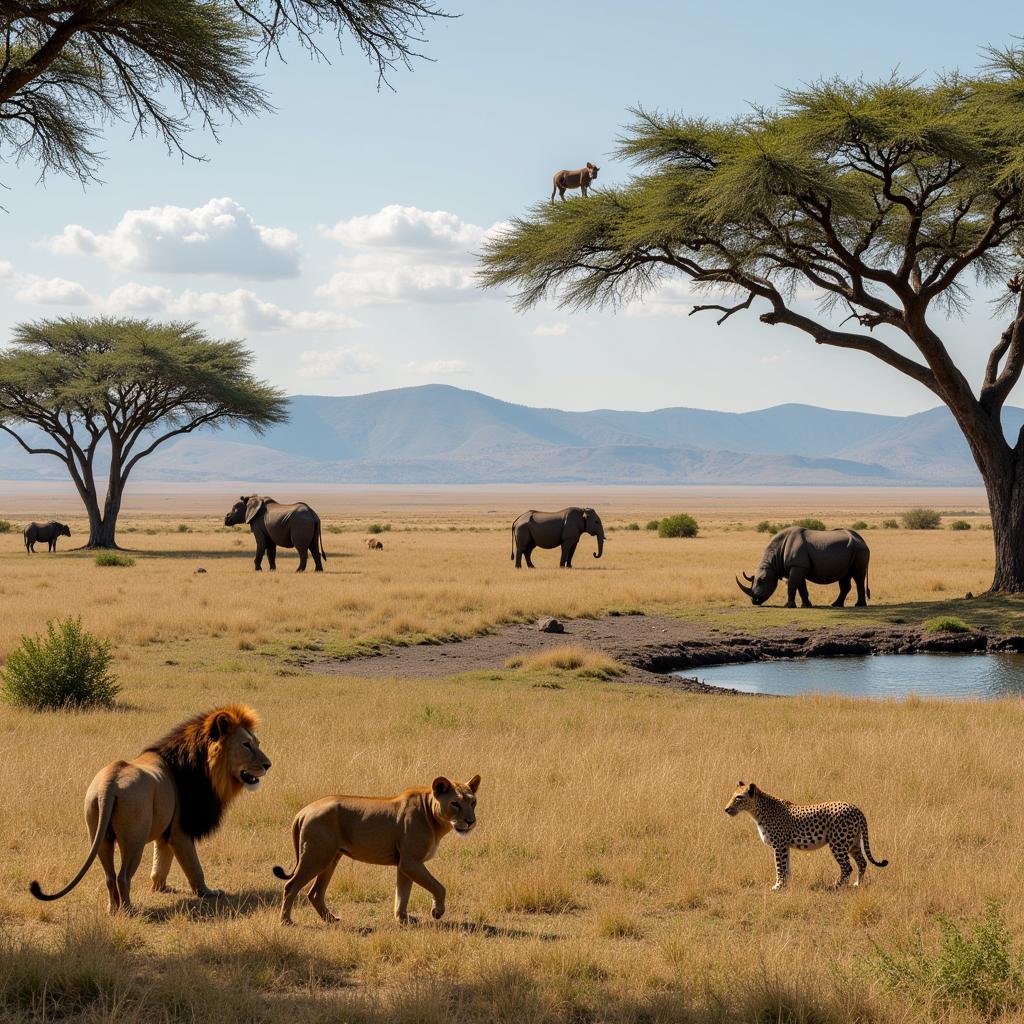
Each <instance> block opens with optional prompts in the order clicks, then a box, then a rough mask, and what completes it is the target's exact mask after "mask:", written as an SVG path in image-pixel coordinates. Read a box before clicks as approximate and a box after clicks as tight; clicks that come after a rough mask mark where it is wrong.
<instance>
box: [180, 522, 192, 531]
mask: <svg viewBox="0 0 1024 1024" xmlns="http://www.w3.org/2000/svg"><path fill="white" fill-rule="evenodd" d="M177 532H178V533H191V532H192V527H191V526H189V525H188V523H178V526H177Z"/></svg>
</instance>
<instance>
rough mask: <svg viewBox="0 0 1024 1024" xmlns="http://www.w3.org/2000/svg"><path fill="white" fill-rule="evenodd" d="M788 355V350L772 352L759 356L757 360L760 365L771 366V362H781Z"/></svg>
mask: <svg viewBox="0 0 1024 1024" xmlns="http://www.w3.org/2000/svg"><path fill="white" fill-rule="evenodd" d="M788 355H789V350H788V349H787V350H786V351H785V352H772V353H770V354H769V355H766V356H761V358H760V359H758V362H759V363H760V364H761V365H762V366H771V365H772V364H773V363H781V362H782V361H783V359H785V358H786V357H787V356H788Z"/></svg>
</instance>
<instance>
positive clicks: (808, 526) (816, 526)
mask: <svg viewBox="0 0 1024 1024" xmlns="http://www.w3.org/2000/svg"><path fill="white" fill-rule="evenodd" d="M793 525H794V526H802V527H803V528H804V529H805V530H824V529H825V524H824V523H823V522H822V521H821V520H820V519H794V520H793Z"/></svg>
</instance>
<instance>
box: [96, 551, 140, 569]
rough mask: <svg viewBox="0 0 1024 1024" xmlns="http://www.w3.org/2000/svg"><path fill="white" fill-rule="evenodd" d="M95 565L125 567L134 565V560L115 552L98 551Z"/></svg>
mask: <svg viewBox="0 0 1024 1024" xmlns="http://www.w3.org/2000/svg"><path fill="white" fill-rule="evenodd" d="M96 564H97V565H119V566H124V567H127V566H129V565H134V564H135V559H134V558H130V557H129V556H128V555H119V554H118V553H117V552H116V551H98V552H97V553H96Z"/></svg>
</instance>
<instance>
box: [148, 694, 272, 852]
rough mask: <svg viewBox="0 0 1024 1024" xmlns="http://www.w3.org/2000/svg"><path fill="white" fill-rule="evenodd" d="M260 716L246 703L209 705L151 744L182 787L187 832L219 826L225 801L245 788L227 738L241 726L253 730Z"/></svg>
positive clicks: (198, 833)
mask: <svg viewBox="0 0 1024 1024" xmlns="http://www.w3.org/2000/svg"><path fill="white" fill-rule="evenodd" d="M258 725H259V719H258V717H257V715H256V712H255V711H253V710H252V708H249V707H246V706H245V705H244V704H227V705H225V706H224V707H220V708H214V709H213V710H212V711H204V712H202V713H201V714H198V715H196V716H195V717H194V718H190V719H188V720H187V721H184V722H182V723H180V724H179V725H176V726H175V727H174V728H173V729H172V730H171V731H170V732H169V733H167V735H166V736H164V737H162V738H161V739H159V740H157V741H156V743H153V744H151V745H150V746H148V747H146V752H152V753H154V754H157V755H158V756H159V757H160V759H161V760H162V761H163V762H164V764H166V765H167V767H168V768H169V769H170V771H171V774H172V775H173V776H174V782H175V785H176V786H177V788H178V823H179V825H180V826H181V828H182V830H183V831H184V832H185V833H186V835H189V836H191V837H192V838H193V839H202V838H203V837H204V836H208V835H210V834H211V833H212V832H215V831H216V830H217V828H218V826H219V825H220V820H221V817H222V816H223V814H224V809H225V807H226V806H227V805H228V804H229V803H230V802H231V801H232V800H233V799H234V798H235V797H236V796H237V795H238V794H239V792H240V791H241V788H242V787H241V783H239V782H238V781H237V780H236V779H233V778H232V777H231V775H230V772H229V767H228V765H227V764H226V762H225V760H224V758H223V757H222V756H221V755H222V754H223V749H224V748H223V741H224V740H225V739H226V738H227V737H229V736H230V735H231V734H232V733H234V732H235V731H236V730H237V729H239V728H244V729H247V730H248V731H249V732H254V731H255V730H256V728H257V727H258Z"/></svg>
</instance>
